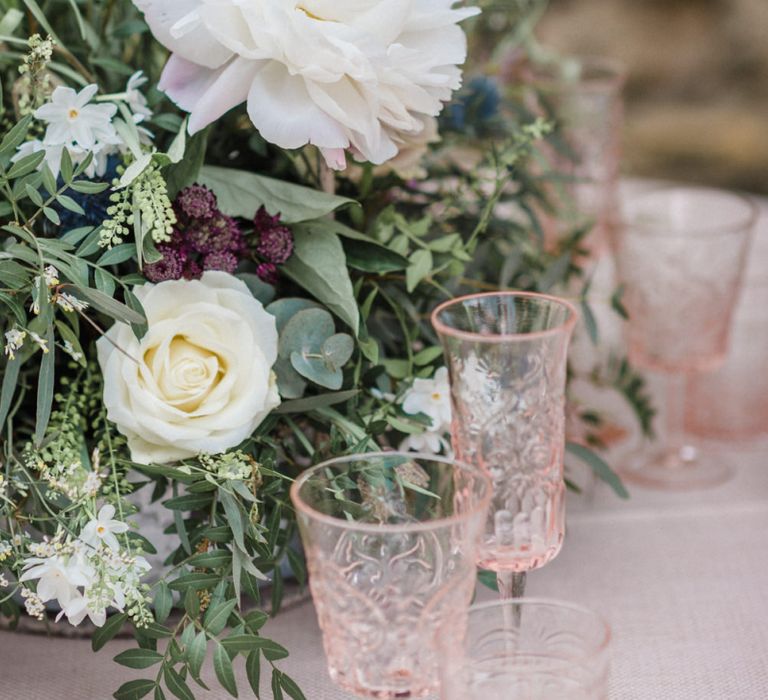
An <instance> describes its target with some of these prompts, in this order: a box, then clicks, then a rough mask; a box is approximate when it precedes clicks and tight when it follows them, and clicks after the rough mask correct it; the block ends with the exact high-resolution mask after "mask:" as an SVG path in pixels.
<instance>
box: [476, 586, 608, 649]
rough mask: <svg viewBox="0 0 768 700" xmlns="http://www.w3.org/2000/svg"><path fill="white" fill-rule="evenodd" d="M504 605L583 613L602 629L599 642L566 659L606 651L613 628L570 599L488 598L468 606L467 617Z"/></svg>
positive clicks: (601, 616) (603, 618)
mask: <svg viewBox="0 0 768 700" xmlns="http://www.w3.org/2000/svg"><path fill="white" fill-rule="evenodd" d="M504 605H520V606H527V607H529V608H530V607H533V606H543V607H548V608H560V609H564V610H570V611H572V612H577V613H581V614H585V615H587V616H588V617H591V618H592V619H593V620H594V621H595V622H597V623H598V626H599V627H600V628H601V630H602V634H601V639H600V643H599V644H598V645H596V646H595V648H593V649H590V650H589V651H587V652H585V653H583V654H571V655H569V656H568V657H567V658H568V659H573V660H579V661H589V660H591V659H593V658H595V657H597V656H599V655H600V654H602V653H603V652H604V651H606V650H607V649H608V645H609V644H610V642H611V639H612V637H613V630H612V629H611V625H610V624H609V622H608V620H606V619H605V617H604V616H603V615H602V614H601V613H598V612H595V611H594V610H592V608H588V607H586V606H585V605H581V604H580V603H573V602H571V601H568V600H561V599H559V598H528V597H524V598H506V599H504V600H501V599H499V600H490V601H487V602H485V603H475V604H474V605H471V606H470V608H469V611H468V619H470V620H471V618H472V613H474V612H483V611H485V610H491V609H493V608H499V609H501V608H502V607H503V606H504ZM470 624H471V623H470Z"/></svg>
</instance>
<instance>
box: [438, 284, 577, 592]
mask: <svg viewBox="0 0 768 700" xmlns="http://www.w3.org/2000/svg"><path fill="white" fill-rule="evenodd" d="M577 317H578V313H577V311H576V309H575V308H574V307H573V305H572V304H570V303H569V302H567V301H564V300H562V299H558V298H556V297H551V296H547V295H543V294H532V293H524V292H492V293H490V294H478V295H473V296H466V297H461V298H459V299H455V300H452V301H449V302H446V303H444V304H442V305H441V306H439V307H438V308H437V309H436V310H435V311H434V313H433V316H432V323H433V325H434V327H435V329H436V330H437V333H438V335H439V336H440V340H441V342H442V344H443V348H444V351H445V357H446V362H447V365H448V371H449V376H450V383H451V401H452V407H453V420H452V428H451V431H452V438H453V449H454V451H455V453H456V456H457V458H458V459H460V460H461V461H464V462H467V463H469V464H474V465H477V466H479V467H481V468H482V469H484V470H485V471H486V472H488V474H490V476H491V479H492V480H493V500H492V503H491V509H490V513H489V516H488V520H487V522H486V527H485V536H484V538H483V541H482V543H481V544H480V551H479V558H478V563H479V565H480V566H481V567H482V568H485V569H490V570H492V571H495V572H496V574H497V579H498V583H499V592H500V594H501V596H502V597H503V598H504V597H507V598H509V597H519V596H520V595H521V594H522V591H523V588H524V584H525V573H526V572H527V571H530V570H532V569H537V568H539V567H541V566H544V565H545V564H546V563H548V562H549V561H550V560H552V559H553V558H554V557H555V556H556V555H557V553H558V552H559V551H560V547H561V545H562V542H563V536H564V532H565V484H564V481H563V453H564V449H565V380H566V357H567V352H568V344H569V341H570V338H571V335H572V333H573V328H574V326H575V324H576V319H577Z"/></svg>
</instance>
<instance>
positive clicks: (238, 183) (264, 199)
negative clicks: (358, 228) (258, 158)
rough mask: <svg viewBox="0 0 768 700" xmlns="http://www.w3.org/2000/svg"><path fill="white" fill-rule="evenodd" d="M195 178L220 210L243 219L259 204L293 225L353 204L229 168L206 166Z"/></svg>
mask: <svg viewBox="0 0 768 700" xmlns="http://www.w3.org/2000/svg"><path fill="white" fill-rule="evenodd" d="M198 180H199V182H200V183H201V184H203V185H206V186H207V187H210V188H211V189H212V190H213V191H214V192H215V193H216V196H217V197H218V200H219V208H220V209H221V211H223V212H224V213H225V214H229V215H230V216H241V217H243V218H245V219H252V218H253V216H254V214H255V213H256V211H257V210H258V209H259V207H262V206H263V207H265V208H266V210H267V211H268V212H269V213H270V214H272V215H273V216H274V215H276V214H280V217H281V219H282V221H283V222H284V223H286V224H294V223H298V222H300V221H309V220H311V219H319V218H321V217H323V216H327V215H328V214H331V213H332V212H334V211H336V210H337V209H339V208H341V207H344V206H349V205H351V204H355V201H354V200H353V199H348V198H347V197H339V196H337V195H333V194H326V193H325V192H321V191H319V190H314V189H311V188H309V187H303V186H301V185H294V184H292V183H290V182H285V181H283V180H275V179H273V178H270V177H265V176H263V175H257V174H256V173H252V172H247V171H244V170H235V169H233V168H221V167H217V166H212V165H206V166H205V167H203V168H202V170H201V171H200V177H199V178H198Z"/></svg>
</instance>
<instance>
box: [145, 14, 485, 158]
mask: <svg viewBox="0 0 768 700" xmlns="http://www.w3.org/2000/svg"><path fill="white" fill-rule="evenodd" d="M134 4H136V6H137V7H139V9H141V10H142V11H143V12H144V15H145V19H146V21H147V23H148V24H149V26H150V28H151V30H152V32H153V34H154V35H155V36H156V37H157V39H158V40H159V41H160V42H161V43H162V44H164V45H165V46H166V47H167V48H169V49H170V50H171V51H173V55H172V56H171V58H170V60H169V61H168V64H167V65H166V67H165V71H164V72H163V77H162V79H161V81H160V89H162V90H165V92H166V93H167V94H168V95H169V96H170V97H171V99H173V100H174V101H175V102H176V103H177V104H178V105H179V106H180V107H182V108H183V109H185V110H187V111H188V112H190V120H189V130H190V132H191V133H194V132H195V131H198V130H200V129H202V128H203V127H205V126H206V125H208V124H210V123H211V122H213V121H215V120H216V119H218V118H219V117H221V116H222V115H223V114H224V113H225V112H227V111H228V110H229V109H231V108H232V107H235V106H236V105H238V104H240V103H241V102H244V101H247V102H248V114H249V116H250V118H251V121H253V123H254V125H255V126H256V128H257V129H258V130H259V132H260V133H261V135H262V136H263V137H264V138H265V139H266V140H267V141H270V142H271V143H274V144H276V145H278V146H280V147H281V148H300V147H301V146H305V145H307V144H312V145H315V146H317V147H318V148H320V150H321V151H322V152H323V155H324V156H325V159H326V162H327V163H328V165H329V166H330V167H332V168H336V169H342V168H344V167H345V165H346V157H345V150H346V149H351V150H352V151H353V152H354V153H355V154H359V155H360V156H362V157H363V158H364V159H365V160H368V161H370V162H372V163H375V164H381V163H383V162H385V161H387V160H389V159H390V158H393V157H394V156H395V155H396V154H397V152H398V145H399V144H400V143H402V142H403V141H406V140H407V139H408V136H409V135H413V134H418V133H420V132H421V131H422V130H423V121H424V119H425V118H426V117H429V116H437V115H438V114H439V113H440V111H441V109H442V107H443V103H444V102H447V101H448V100H449V99H450V98H451V94H452V92H453V91H454V90H456V89H457V88H458V87H459V86H460V84H461V70H460V69H459V67H458V66H459V65H460V64H462V63H463V62H464V60H465V58H466V53H467V42H466V37H465V35H464V32H463V31H462V30H461V28H460V27H459V26H458V24H457V23H458V22H460V21H461V20H463V19H465V18H467V17H470V16H472V15H474V14H477V12H479V10H477V8H457V9H453V6H454V5H455V4H456V3H455V0H134Z"/></svg>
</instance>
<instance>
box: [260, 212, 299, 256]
mask: <svg viewBox="0 0 768 700" xmlns="http://www.w3.org/2000/svg"><path fill="white" fill-rule="evenodd" d="M253 226H254V233H256V234H257V235H258V237H259V242H258V243H257V244H256V253H257V254H258V255H259V256H260V257H262V258H264V260H266V261H267V262H271V263H275V264H276V265H282V264H283V263H285V262H286V261H287V260H288V258H290V257H291V255H292V254H293V246H294V241H293V233H291V230H290V229H289V228H288V227H287V226H284V225H283V224H281V223H280V215H279V214H278V215H277V216H271V215H270V214H269V213H268V212H267V210H266V209H265V208H264V207H263V206H262V207H259V210H258V211H257V212H256V216H255V217H254V218H253Z"/></svg>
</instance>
